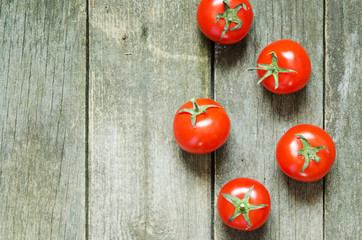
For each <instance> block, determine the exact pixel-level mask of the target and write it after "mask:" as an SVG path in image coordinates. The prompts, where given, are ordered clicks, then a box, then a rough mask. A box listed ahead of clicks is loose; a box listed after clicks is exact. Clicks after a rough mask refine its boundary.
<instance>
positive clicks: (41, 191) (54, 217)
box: [0, 0, 86, 240]
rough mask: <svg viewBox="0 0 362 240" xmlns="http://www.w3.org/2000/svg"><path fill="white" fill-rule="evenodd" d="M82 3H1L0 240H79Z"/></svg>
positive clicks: (82, 160)
mask: <svg viewBox="0 0 362 240" xmlns="http://www.w3.org/2000/svg"><path fill="white" fill-rule="evenodd" d="M85 27H86V13H85V4H84V1H78V0H72V1H52V2H49V1H44V0H37V1H8V0H4V1H0V36H1V37H0V238H1V239H11V240H13V239H84V238H85V176H84V172H85V140H84V139H85V136H84V134H85V131H84V130H85V76H86V75H85V73H86V69H85V53H86V49H85Z"/></svg>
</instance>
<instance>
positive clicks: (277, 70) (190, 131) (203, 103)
mask: <svg viewBox="0 0 362 240" xmlns="http://www.w3.org/2000/svg"><path fill="white" fill-rule="evenodd" d="M252 20H253V11H252V8H251V6H250V3H249V2H248V0H230V1H228V0H201V3H200V5H199V8H198V11H197V21H198V24H199V27H200V29H201V31H202V32H203V33H204V34H205V35H206V36H207V37H208V38H209V39H211V40H212V41H214V42H217V43H221V44H233V43H236V42H238V41H240V40H241V39H243V38H244V37H245V36H246V34H247V33H248V32H249V29H250V27H251V24H252ZM247 70H257V71H258V75H259V79H260V80H259V82H258V83H262V84H263V85H264V87H265V88H267V89H268V90H269V91H271V92H273V93H276V94H289V93H293V92H296V91H298V90H300V89H302V88H303V87H304V86H305V85H306V84H307V82H308V81H309V77H310V74H311V63H310V59H309V57H308V54H307V52H306V51H305V50H304V48H303V47H302V46H301V45H300V44H298V43H297V42H295V41H292V40H279V41H276V42H274V43H271V44H270V45H268V46H267V47H265V48H264V49H263V51H262V52H261V53H260V56H259V58H258V61H257V66H256V67H252V68H248V69H247ZM173 130H174V136H175V139H176V142H177V143H178V145H179V146H180V147H181V148H182V149H183V150H185V151H187V152H190V153H193V154H206V153H210V152H213V151H215V150H216V149H218V148H219V147H220V146H221V145H223V144H224V143H225V141H226V140H227V138H228V136H229V133H230V119H229V117H228V115H227V113H226V111H225V109H224V108H223V107H222V106H221V105H220V104H219V103H217V102H215V101H213V100H211V99H197V100H195V99H192V100H191V101H190V102H187V103H186V104H184V105H183V106H182V107H181V108H180V109H179V110H178V111H177V113H176V115H175V118H174V123H173ZM335 155H336V150H335V146H334V142H333V140H332V138H331V137H330V136H329V135H328V133H327V132H325V131H324V130H323V129H321V128H319V127H316V126H313V125H309V124H303V125H298V126H295V127H292V128H291V129H289V130H288V131H287V132H286V133H285V134H284V135H283V136H282V137H281V139H280V140H279V142H278V144H277V146H276V160H277V162H278V165H279V167H280V169H281V170H282V171H283V172H284V173H285V174H286V175H288V176H289V177H291V178H294V179H296V180H298V181H303V182H311V181H316V180H318V179H321V178H322V177H324V176H325V175H326V174H327V173H328V171H329V170H330V169H331V167H332V165H333V163H334V160H335ZM217 208H218V211H219V215H220V218H221V219H222V220H223V222H224V223H226V224H227V225H228V226H230V227H232V228H236V229H239V230H246V231H249V230H254V229H256V228H259V227H260V226H261V225H263V224H264V223H265V221H266V220H267V218H268V216H269V212H270V196H269V193H268V190H267V189H266V188H265V187H264V186H263V185H262V184H261V183H259V182H257V181H255V180H253V179H249V178H237V179H234V180H231V181H230V182H228V183H227V184H225V185H224V186H223V187H222V189H221V191H220V193H219V196H218V201H217Z"/></svg>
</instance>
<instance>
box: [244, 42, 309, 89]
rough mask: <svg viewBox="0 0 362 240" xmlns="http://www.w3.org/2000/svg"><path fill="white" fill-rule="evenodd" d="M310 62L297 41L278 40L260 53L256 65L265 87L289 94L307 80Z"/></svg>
mask: <svg viewBox="0 0 362 240" xmlns="http://www.w3.org/2000/svg"><path fill="white" fill-rule="evenodd" d="M311 68H312V67H311V63H310V59H309V56H308V54H307V52H306V51H305V50H304V48H303V47H302V46H301V45H300V44H299V43H297V42H294V41H292V40H287V39H284V40H279V41H276V42H273V43H271V44H269V45H268V46H266V47H265V48H264V49H263V51H262V52H261V53H260V55H259V58H258V61H257V67H256V68H255V67H253V68H248V70H256V69H257V70H258V75H259V78H260V81H259V82H258V83H260V82H261V83H262V84H263V85H264V87H265V88H267V89H268V90H269V91H271V92H273V93H277V94H289V93H293V92H296V91H299V90H300V89H302V88H303V87H304V86H305V85H306V84H307V83H308V81H309V77H310V73H311Z"/></svg>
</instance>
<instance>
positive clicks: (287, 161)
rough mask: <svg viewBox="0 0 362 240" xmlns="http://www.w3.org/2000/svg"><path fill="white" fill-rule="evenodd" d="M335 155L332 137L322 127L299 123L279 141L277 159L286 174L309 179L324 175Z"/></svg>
mask: <svg viewBox="0 0 362 240" xmlns="http://www.w3.org/2000/svg"><path fill="white" fill-rule="evenodd" d="M335 157H336V149H335V146H334V142H333V140H332V138H331V137H330V136H329V135H328V133H327V132H326V131H324V130H323V129H321V128H319V127H316V126H313V125H309V124H302V125H298V126H295V127H292V128H291V129H289V130H288V131H287V132H286V133H285V134H284V135H283V136H282V138H281V139H280V140H279V142H278V145H277V149H276V159H277V162H278V164H279V167H280V169H281V170H282V171H283V172H284V173H285V174H286V175H288V176H289V177H291V178H294V179H296V180H299V181H302V182H312V181H316V180H318V179H320V178H322V177H324V176H325V175H326V174H327V173H328V171H329V170H330V169H331V167H332V165H333V163H334V159H335Z"/></svg>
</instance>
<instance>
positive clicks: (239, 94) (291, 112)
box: [215, 0, 323, 239]
mask: <svg viewBox="0 0 362 240" xmlns="http://www.w3.org/2000/svg"><path fill="white" fill-rule="evenodd" d="M251 4H252V7H253V10H254V22H253V26H252V29H251V31H250V32H249V34H248V35H247V37H246V39H244V40H243V41H242V42H240V43H237V44H235V45H232V46H222V45H217V46H216V53H215V54H216V57H215V59H216V62H215V98H216V100H217V101H218V102H219V103H220V104H221V105H223V106H224V108H225V109H226V111H227V112H228V113H229V116H230V118H231V129H232V130H231V134H230V137H229V139H228V141H227V143H226V145H224V146H223V147H222V148H221V149H219V150H217V152H216V169H215V203H216V199H217V196H218V194H219V191H220V189H221V187H222V186H223V185H224V184H226V183H227V182H228V181H230V180H232V179H234V178H238V177H250V178H253V179H255V180H257V181H259V182H261V183H263V184H264V185H265V186H266V188H267V189H268V190H269V193H270V195H271V205H272V206H271V214H270V216H269V219H268V221H267V222H266V224H265V225H264V226H263V227H261V228H260V229H258V230H257V231H252V232H241V231H237V230H233V229H231V228H229V227H227V226H226V225H225V224H223V223H222V221H221V220H220V218H219V216H218V214H215V239H322V238H323V181H322V180H320V181H317V182H314V183H301V182H297V181H294V180H292V179H291V178H288V177H287V176H285V175H284V174H283V173H282V172H281V171H280V169H279V167H278V165H277V163H276V159H275V148H276V144H277V142H278V141H279V139H280V137H281V136H282V135H283V134H284V132H286V131H287V130H288V129H289V128H291V127H293V126H295V125H298V124H304V123H309V124H314V125H317V126H320V127H323V1H322V0H318V1H315V0H309V1H289V0H283V1H266V0H265V1H264V0H263V1H252V2H251ZM279 39H292V40H295V41H297V42H299V43H300V44H301V45H302V46H303V47H304V48H305V49H306V51H307V52H308V54H309V56H310V58H311V62H312V75H311V78H310V81H309V83H308V85H307V86H306V87H305V88H304V89H302V90H301V91H299V92H297V93H295V94H290V95H276V94H272V93H270V92H269V91H267V90H266V89H264V88H263V87H262V86H256V82H257V81H258V77H257V74H256V72H253V73H250V72H246V71H245V69H246V68H247V67H250V66H255V65H256V61H257V58H258V56H259V54H260V52H261V50H262V49H263V48H264V47H265V46H267V45H268V44H270V43H271V42H274V41H276V40H279ZM215 207H216V206H215ZM215 209H216V208H215ZM215 211H216V212H217V210H215Z"/></svg>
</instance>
